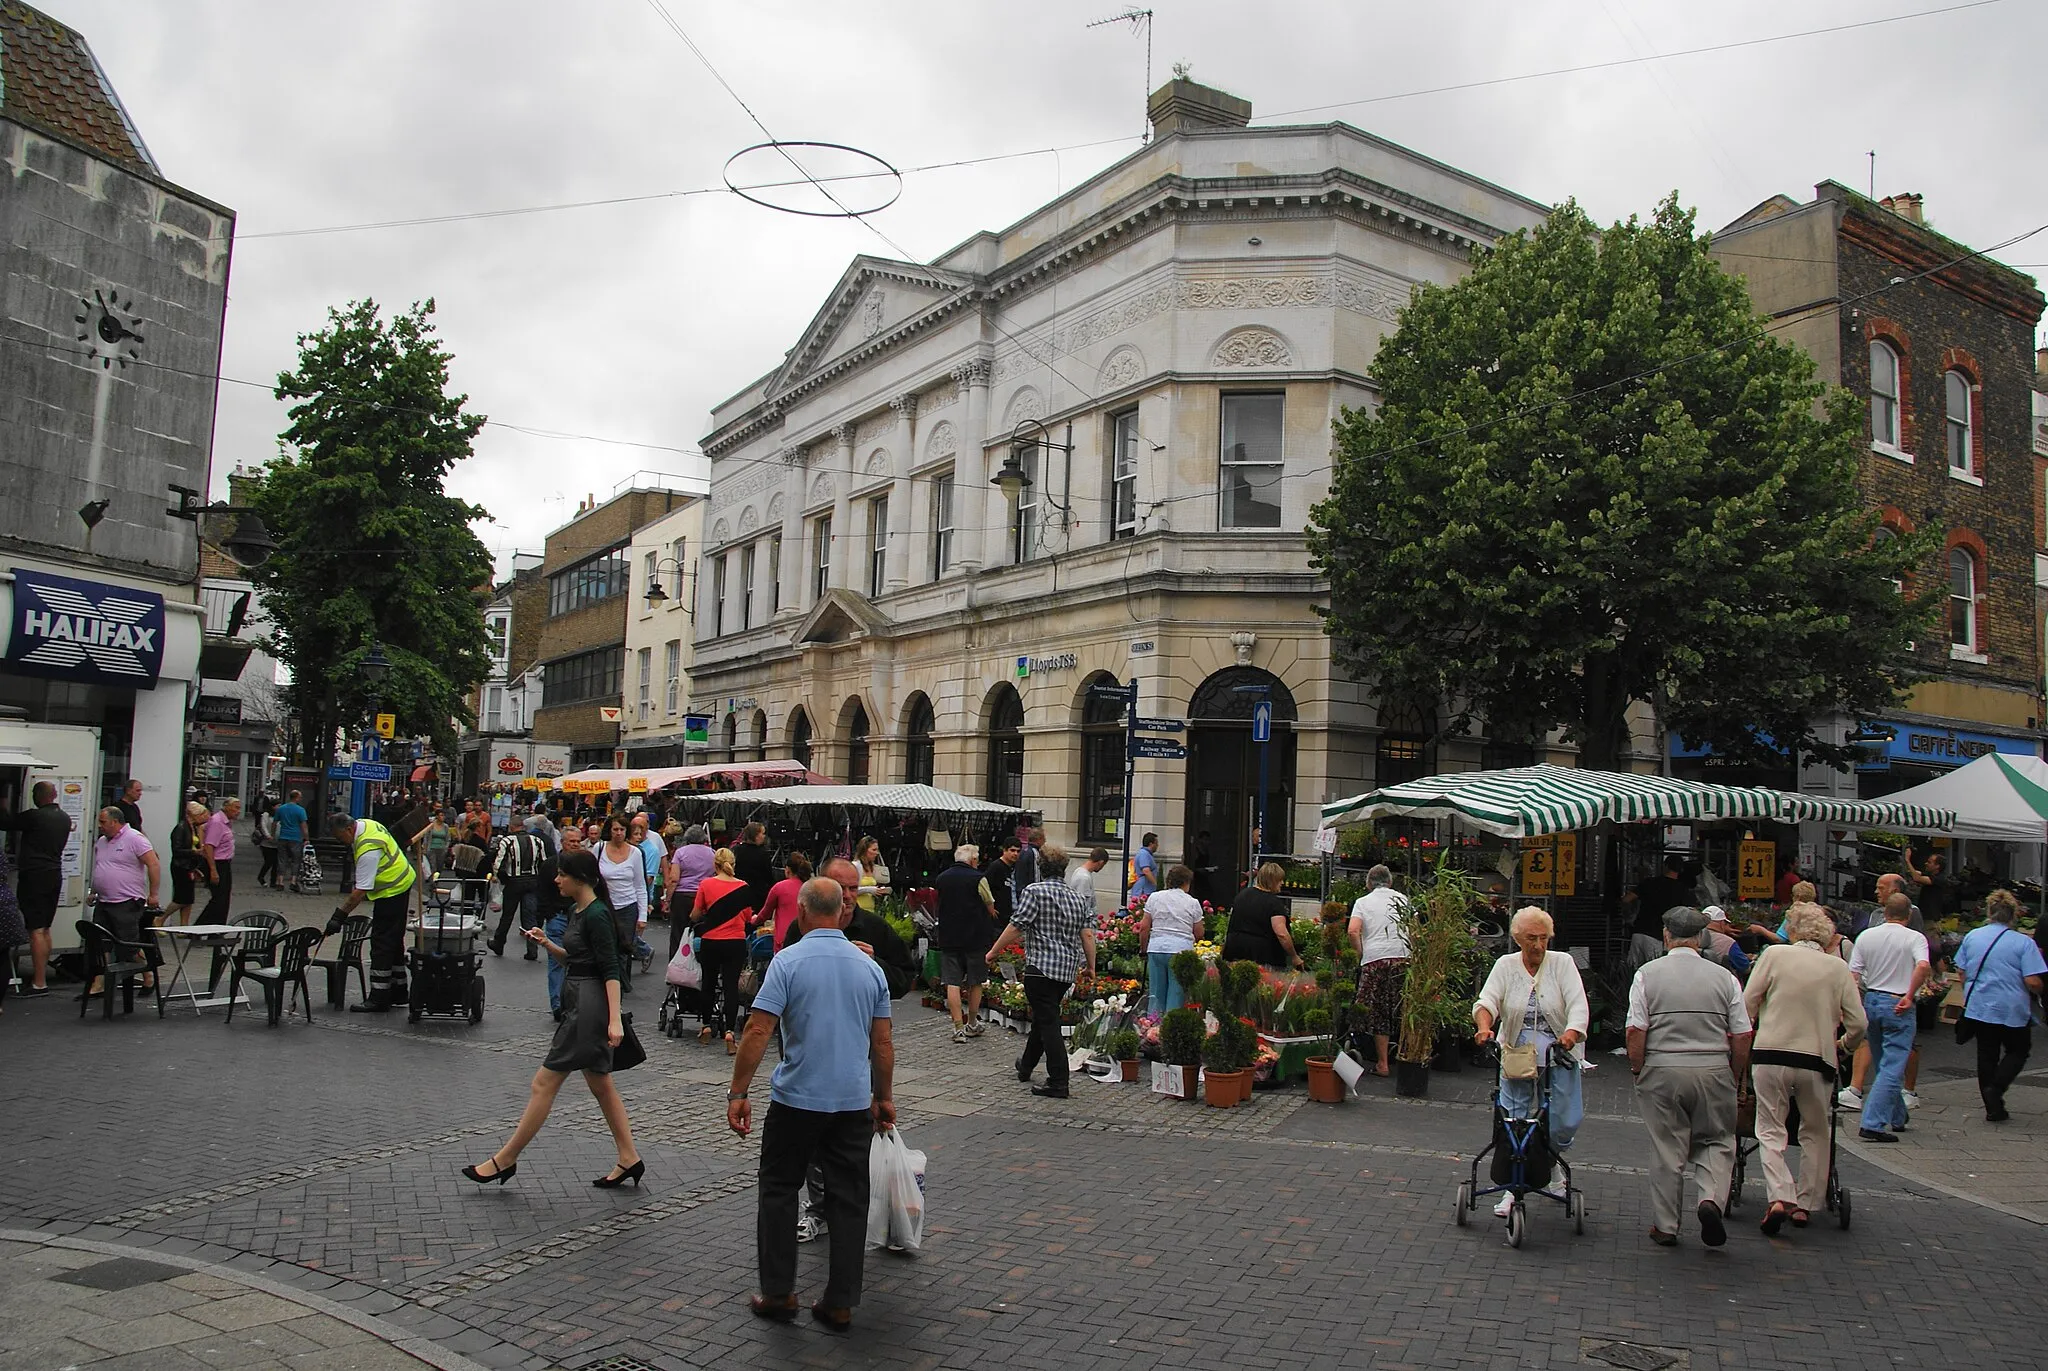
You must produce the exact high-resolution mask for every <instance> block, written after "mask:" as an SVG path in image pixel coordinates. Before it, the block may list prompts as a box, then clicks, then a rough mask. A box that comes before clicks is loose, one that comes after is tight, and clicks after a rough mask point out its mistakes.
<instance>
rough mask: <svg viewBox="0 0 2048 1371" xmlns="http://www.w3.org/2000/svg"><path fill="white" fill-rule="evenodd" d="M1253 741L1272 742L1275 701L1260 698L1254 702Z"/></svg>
mask: <svg viewBox="0 0 2048 1371" xmlns="http://www.w3.org/2000/svg"><path fill="white" fill-rule="evenodd" d="M1252 741H1253V742H1255V743H1270V742H1272V741H1273V702H1272V701H1271V700H1258V701H1254V702H1253V704H1252Z"/></svg>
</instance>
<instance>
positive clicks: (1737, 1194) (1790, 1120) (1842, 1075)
mask: <svg viewBox="0 0 2048 1371" xmlns="http://www.w3.org/2000/svg"><path fill="white" fill-rule="evenodd" d="M1848 1079H1849V1063H1848V1060H1847V1059H1846V1058H1837V1059H1836V1062H1835V1079H1834V1080H1832V1081H1829V1082H1828V1184H1827V1194H1826V1201H1827V1207H1828V1212H1829V1213H1830V1214H1833V1215H1834V1216H1835V1223H1836V1225H1837V1226H1839V1227H1841V1228H1845V1229H1846V1228H1847V1227H1848V1226H1849V1220H1850V1217H1851V1214H1852V1213H1853V1211H1854V1208H1855V1205H1854V1203H1853V1202H1852V1201H1851V1200H1850V1198H1849V1191H1848V1190H1847V1189H1846V1188H1845V1187H1844V1186H1843V1185H1842V1172H1841V1168H1840V1166H1839V1165H1838V1164H1837V1156H1838V1154H1837V1152H1836V1150H1835V1133H1836V1131H1837V1129H1838V1127H1839V1125H1840V1120H1841V1114H1842V1105H1841V1101H1840V1100H1839V1099H1838V1098H1837V1096H1836V1092H1835V1084H1836V1082H1837V1081H1846V1080H1848ZM1744 1088H1745V1089H1746V1090H1748V1092H1749V1097H1750V1099H1752V1100H1754V1099H1755V1098H1756V1088H1755V1086H1754V1085H1753V1084H1750V1083H1749V1082H1745V1083H1744ZM1745 1124H1746V1126H1745ZM1785 1131H1786V1133H1787V1135H1789V1137H1790V1140H1791V1145H1792V1146H1795V1147H1796V1146H1797V1145H1798V1143H1799V1106H1798V1105H1797V1104H1794V1105H1793V1106H1792V1109H1791V1112H1790V1115H1789V1116H1788V1117H1787V1118H1786V1120H1785ZM1759 1146H1761V1144H1759V1143H1758V1142H1757V1140H1756V1117H1755V1114H1754V1112H1752V1113H1751V1115H1750V1117H1749V1119H1748V1120H1746V1121H1741V1122H1739V1123H1738V1126H1737V1132H1736V1138H1735V1170H1734V1172H1733V1173H1732V1174H1731V1175H1730V1176H1729V1178H1728V1212H1729V1213H1730V1214H1733V1213H1734V1212H1735V1211H1736V1210H1737V1209H1739V1208H1740V1207H1741V1205H1742V1183H1743V1181H1744V1179H1745V1178H1746V1177H1747V1174H1748V1171H1749V1159H1750V1158H1751V1157H1754V1156H1755V1155H1756V1153H1757V1149H1758V1147H1759Z"/></svg>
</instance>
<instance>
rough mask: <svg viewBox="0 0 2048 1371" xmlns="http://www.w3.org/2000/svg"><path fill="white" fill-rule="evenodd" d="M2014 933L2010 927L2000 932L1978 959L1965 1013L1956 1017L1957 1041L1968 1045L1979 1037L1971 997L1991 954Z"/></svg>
mask: <svg viewBox="0 0 2048 1371" xmlns="http://www.w3.org/2000/svg"><path fill="white" fill-rule="evenodd" d="M2010 932H2012V929H2011V928H2010V927H2006V928H2001V929H1999V930H1998V937H1996V938H1993V939H1992V940H1991V946H1989V947H1987V948H1985V949H1984V955H1983V956H1981V957H1979V958H1978V959H1977V973H1976V975H1974V976H1972V977H1970V985H1969V988H1968V989H1967V990H1965V991H1964V992H1963V1012H1962V1013H1961V1014H1960V1015H1958V1016H1957V1017H1956V1041H1957V1042H1959V1043H1966V1042H1968V1041H1970V1039H1972V1038H1974V1037H1976V1036H1977V1024H1976V1021H1975V1020H1973V1019H1971V1017H1970V996H1972V995H1974V994H1976V993H1977V982H1978V980H1979V979H1980V978H1981V977H1982V976H1983V975H1984V967H1985V966H1986V964H1988V963H1989V962H1990V961H1991V954H1992V953H1994V952H1996V951H1997V950H1998V944H1999V942H2000V941H2001V940H2002V939H2004V937H2005V935H2006V934H2008V933H2010Z"/></svg>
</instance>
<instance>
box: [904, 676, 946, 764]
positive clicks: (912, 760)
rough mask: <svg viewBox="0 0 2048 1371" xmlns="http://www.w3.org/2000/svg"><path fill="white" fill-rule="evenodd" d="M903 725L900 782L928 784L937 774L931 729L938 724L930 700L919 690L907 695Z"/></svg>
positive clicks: (936, 760) (935, 753)
mask: <svg viewBox="0 0 2048 1371" xmlns="http://www.w3.org/2000/svg"><path fill="white" fill-rule="evenodd" d="M906 720H907V721H906V722H905V724H904V726H903V781H904V784H906V785H930V784H932V778H933V776H934V775H936V774H937V768H938V754H937V751H936V747H935V744H934V743H933V741H932V731H933V730H934V729H935V728H936V727H937V726H938V719H937V716H936V715H934V714H933V712H932V702H931V700H930V699H929V698H927V697H926V696H925V695H924V694H923V693H922V692H920V693H918V694H916V695H913V696H911V697H910V710H909V713H908V714H907V715H906Z"/></svg>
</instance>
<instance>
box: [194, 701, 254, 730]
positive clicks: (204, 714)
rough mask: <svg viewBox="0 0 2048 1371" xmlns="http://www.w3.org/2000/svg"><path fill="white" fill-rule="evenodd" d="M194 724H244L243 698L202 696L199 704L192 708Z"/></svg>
mask: <svg viewBox="0 0 2048 1371" xmlns="http://www.w3.org/2000/svg"><path fill="white" fill-rule="evenodd" d="M192 722H193V723H195V724H239V723H240V722H242V701H241V698H240V697H239V696H235V695H201V696H200V697H199V703H197V704H195V705H193V706H192Z"/></svg>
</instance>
